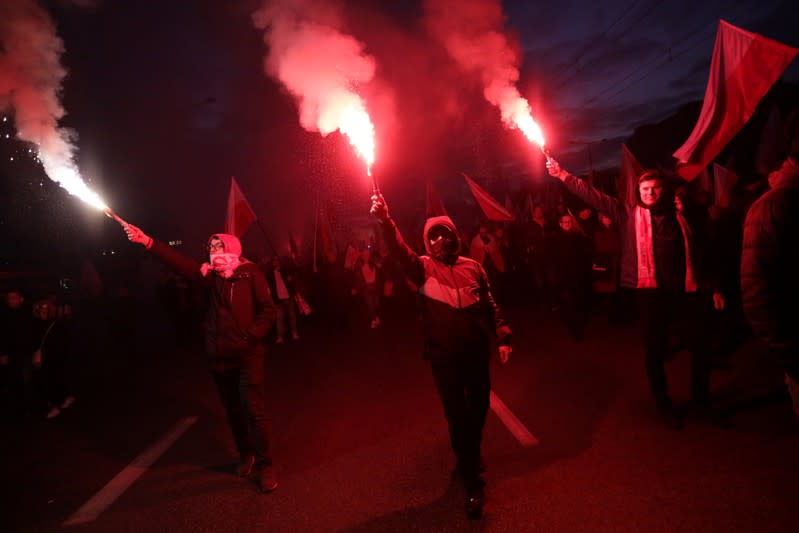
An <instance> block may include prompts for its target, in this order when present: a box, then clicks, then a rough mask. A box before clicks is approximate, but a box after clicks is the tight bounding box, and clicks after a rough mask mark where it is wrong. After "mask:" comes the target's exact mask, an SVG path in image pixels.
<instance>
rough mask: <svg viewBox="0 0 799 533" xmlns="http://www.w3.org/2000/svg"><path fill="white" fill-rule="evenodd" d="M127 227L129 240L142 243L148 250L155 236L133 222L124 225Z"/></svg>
mask: <svg viewBox="0 0 799 533" xmlns="http://www.w3.org/2000/svg"><path fill="white" fill-rule="evenodd" d="M122 227H123V228H124V229H125V233H126V234H127V236H128V240H129V241H130V242H135V243H136V244H141V245H142V246H144V247H145V248H147V249H148V250H149V249H150V248H151V247H152V245H153V238H152V237H150V236H149V235H147V234H146V233H144V232H143V231H142V230H141V229H139V228H137V227H136V226H134V225H133V224H127V223H126V224H125V225H123V226H122Z"/></svg>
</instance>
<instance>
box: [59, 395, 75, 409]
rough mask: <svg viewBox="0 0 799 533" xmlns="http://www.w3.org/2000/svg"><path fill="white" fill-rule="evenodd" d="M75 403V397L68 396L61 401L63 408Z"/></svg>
mask: <svg viewBox="0 0 799 533" xmlns="http://www.w3.org/2000/svg"><path fill="white" fill-rule="evenodd" d="M73 403H75V397H74V396H67V397H66V398H64V401H63V402H62V403H61V409H68V408H69V406H70V405H72V404H73Z"/></svg>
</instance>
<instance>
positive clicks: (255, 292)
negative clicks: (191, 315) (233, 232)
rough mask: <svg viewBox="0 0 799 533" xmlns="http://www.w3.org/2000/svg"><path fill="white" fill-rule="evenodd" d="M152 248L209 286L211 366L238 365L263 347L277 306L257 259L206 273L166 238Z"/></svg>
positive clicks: (207, 334) (207, 324)
mask: <svg viewBox="0 0 799 533" xmlns="http://www.w3.org/2000/svg"><path fill="white" fill-rule="evenodd" d="M219 236H220V237H225V236H224V235H223V234H219ZM150 251H151V252H152V253H153V254H155V255H156V256H157V257H159V258H160V259H161V260H163V261H164V262H165V263H167V264H168V265H170V266H171V267H172V268H173V269H175V270H176V271H177V272H178V273H179V274H180V275H182V276H183V277H185V278H186V279H187V280H189V281H190V282H194V283H198V284H200V285H201V286H203V287H204V288H205V289H207V290H208V293H209V305H208V311H207V313H206V316H205V322H204V327H205V347H206V351H207V353H208V355H209V357H210V360H211V361H210V362H211V367H212V369H214V370H225V369H226V368H233V367H237V366H239V365H240V364H241V358H242V357H245V356H247V355H251V354H252V353H254V352H256V351H259V350H263V340H264V338H265V337H266V335H267V333H268V332H269V330H270V329H271V327H272V324H273V323H274V321H275V318H276V317H277V308H276V307H275V304H274V302H273V301H272V296H271V294H270V292H269V286H268V285H267V283H266V279H265V278H264V275H263V273H262V272H261V271H260V269H259V268H258V267H257V266H256V265H255V264H254V263H251V262H250V261H246V260H244V262H242V263H241V264H240V265H239V266H238V268H236V270H235V271H234V273H233V275H232V276H231V277H230V278H227V279H225V278H223V277H221V276H219V275H217V274H216V273H214V272H213V271H211V272H209V273H208V274H207V275H203V274H202V272H201V269H200V264H199V263H198V262H197V261H195V260H193V259H191V258H190V257H188V256H185V255H183V254H181V253H180V252H178V251H177V250H175V249H173V248H172V247H170V246H169V245H167V244H165V243H163V242H160V241H153V246H152V247H151V248H150Z"/></svg>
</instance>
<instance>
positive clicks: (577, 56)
mask: <svg viewBox="0 0 799 533" xmlns="http://www.w3.org/2000/svg"><path fill="white" fill-rule="evenodd" d="M640 1H641V0H633V1H632V3H631V4H630V5H629V6H627V7H626V8H625V9H624V10H623V11H622V13H621V15H619V16H618V17H616V20H614V21H613V22H612V23H611V24H610V26H608V27H607V28H605V31H603V32H602V33H601V34H600V35H599V37H597V38H595V39H592V40H591V41H590V42H589V43H588V44H586V45H584V46H583V47H582V48H580V50H579V51H578V52H577V54H575V56H574V58H573V59H572V60H571V61H570V62H569V63H570V64H569V67H568V68H567V69H566V70H565V71H564V72H565V73H568V72H569V71H570V70H571V69H572V68H574V67H575V66H577V61H578V60H579V59H580V57H582V56H583V54H585V52H587V51H588V50H589V49H590V48H591V47H592V46H593V45H594V43H596V42H597V41H600V40H602V39H604V38H605V36H607V34H608V32H610V30H612V29H613V27H614V26H616V24H618V23H619V22H620V21H621V19H623V18H624V17H626V16H627V15H628V14H629V13H630V12H632V10H633V9H635V7H636V6H637V5H638V3H639V2H640ZM578 70H579V69H578Z"/></svg>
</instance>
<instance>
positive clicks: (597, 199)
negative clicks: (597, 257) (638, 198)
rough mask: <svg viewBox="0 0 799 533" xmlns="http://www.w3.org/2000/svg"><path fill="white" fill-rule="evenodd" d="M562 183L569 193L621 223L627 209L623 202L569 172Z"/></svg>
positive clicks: (625, 216)
mask: <svg viewBox="0 0 799 533" xmlns="http://www.w3.org/2000/svg"><path fill="white" fill-rule="evenodd" d="M563 185H564V186H565V187H566V189H568V191H569V192H570V193H572V194H573V195H575V196H577V197H578V198H579V199H580V200H582V201H583V202H585V203H586V204H588V205H590V206H591V207H593V208H594V209H596V210H597V211H599V212H600V213H602V214H603V215H605V216H607V217H608V218H610V219H611V220H613V222H615V223H616V224H621V223H622V222H624V220H625V219H626V218H627V210H626V209H625V208H624V204H622V203H621V202H620V201H619V200H617V199H616V198H613V197H612V196H608V195H607V194H605V193H603V192H602V191H600V190H598V189H596V188H594V187H592V186H591V185H590V184H589V183H588V182H587V181H583V180H581V179H579V178H577V177H575V176H572V175H571V174H570V175H568V176H566V179H564V180H563Z"/></svg>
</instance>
